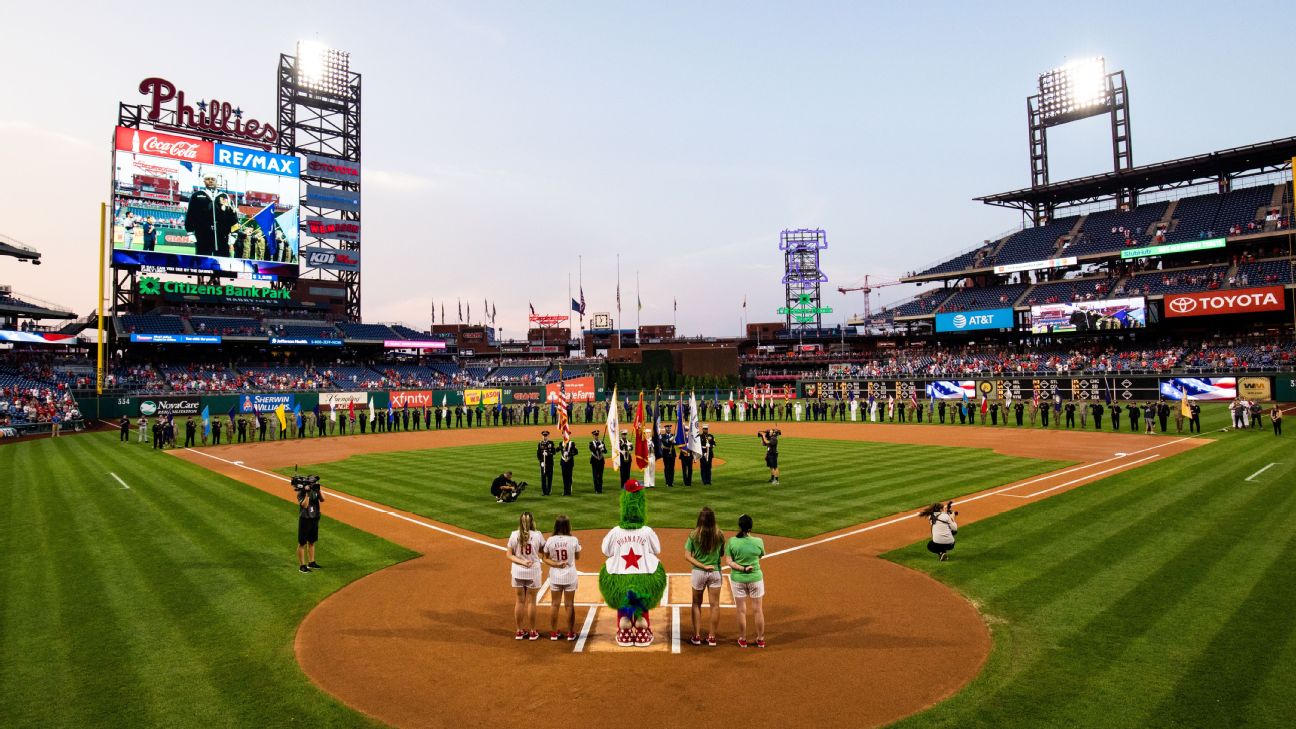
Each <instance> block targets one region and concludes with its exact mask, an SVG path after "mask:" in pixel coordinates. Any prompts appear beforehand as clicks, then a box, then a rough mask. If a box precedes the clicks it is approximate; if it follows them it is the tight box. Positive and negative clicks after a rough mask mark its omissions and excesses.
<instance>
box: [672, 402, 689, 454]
mask: <svg viewBox="0 0 1296 729" xmlns="http://www.w3.org/2000/svg"><path fill="white" fill-rule="evenodd" d="M690 422H692V418H690ZM687 443H688V433H686V432H684V408H682V407H678V408H675V445H679V446H682V445H686V444H687Z"/></svg>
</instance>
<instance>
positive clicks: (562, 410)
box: [558, 370, 571, 440]
mask: <svg viewBox="0 0 1296 729" xmlns="http://www.w3.org/2000/svg"><path fill="white" fill-rule="evenodd" d="M558 377H559V378H561V377H562V370H559V371H558ZM558 432H559V433H561V434H562V437H563V439H564V440H570V439H571V424H570V423H568V422H567V383H565V382H563V381H562V380H561V379H559V380H558Z"/></svg>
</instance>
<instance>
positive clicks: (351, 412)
mask: <svg viewBox="0 0 1296 729" xmlns="http://www.w3.org/2000/svg"><path fill="white" fill-rule="evenodd" d="M347 418H348V419H350V420H351V422H353V423H354V422H355V401H353V400H348V401H347Z"/></svg>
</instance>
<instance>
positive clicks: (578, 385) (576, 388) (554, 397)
mask: <svg viewBox="0 0 1296 729" xmlns="http://www.w3.org/2000/svg"><path fill="white" fill-rule="evenodd" d="M563 384H564V385H565V386H566V389H567V399H568V400H569V401H570V402H592V401H593V400H595V399H597V398H596V397H595V394H596V393H595V391H594V378H593V377H575V378H572V379H570V380H564V381H563ZM545 400H547V401H548V402H558V383H557V382H551V383H549V384H547V385H545Z"/></svg>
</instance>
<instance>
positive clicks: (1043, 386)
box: [797, 372, 1296, 402]
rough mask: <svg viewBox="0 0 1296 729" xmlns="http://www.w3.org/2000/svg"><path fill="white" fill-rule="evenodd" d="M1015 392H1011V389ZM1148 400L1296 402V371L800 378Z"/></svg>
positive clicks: (934, 390)
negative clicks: (1195, 373)
mask: <svg viewBox="0 0 1296 729" xmlns="http://www.w3.org/2000/svg"><path fill="white" fill-rule="evenodd" d="M1009 393H1011V395H1009ZM1036 393H1038V394H1039V398H1040V400H1048V401H1052V400H1054V399H1055V397H1057V396H1060V397H1061V398H1062V400H1064V401H1078V402H1094V401H1097V402H1103V401H1106V400H1108V399H1110V400H1112V401H1115V402H1146V401H1148V400H1158V399H1163V398H1164V399H1166V400H1178V399H1180V398H1181V397H1183V396H1184V395H1185V394H1186V395H1187V396H1188V398H1189V399H1191V400H1199V401H1203V402H1209V401H1228V400H1232V399H1233V398H1234V397H1235V396H1236V397H1242V398H1243V399H1246V400H1258V401H1261V402H1269V401H1278V402H1296V373H1290V372H1289V373H1280V374H1276V375H1275V374H1251V373H1238V374H1233V375H1225V374H1212V375H1209V376H1207V375H1160V376H1157V375H1116V376H1107V377H1102V376H1092V375H1090V376H1058V377H1046V376H1040V377H1024V376H1023V377H984V376H982V377H966V378H957V377H950V378H888V379H871V380H864V379H849V378H842V379H827V378H825V379H807V380H799V381H798V382H797V394H798V396H799V397H803V398H810V399H815V398H820V397H822V398H825V399H838V398H845V399H849V398H850V397H851V396H852V395H853V396H855V397H857V398H859V399H862V400H863V399H867V398H868V396H869V395H872V396H873V397H874V398H879V399H884V400H885V399H886V398H888V397H896V398H898V399H901V400H909V399H910V398H911V396H914V397H917V399H919V400H928V399H937V400H961V399H962V398H963V397H964V395H965V394H966V396H967V397H968V398H969V399H972V400H976V401H978V402H980V400H981V397H982V396H985V397H987V398H988V399H989V400H992V401H994V400H1000V401H1002V400H1006V399H1008V398H1009V397H1011V399H1013V400H1032V399H1033V398H1034V396H1035V394H1036Z"/></svg>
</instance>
